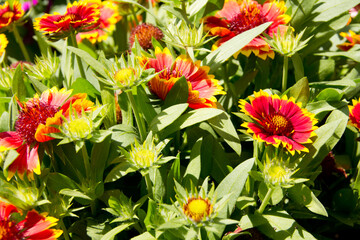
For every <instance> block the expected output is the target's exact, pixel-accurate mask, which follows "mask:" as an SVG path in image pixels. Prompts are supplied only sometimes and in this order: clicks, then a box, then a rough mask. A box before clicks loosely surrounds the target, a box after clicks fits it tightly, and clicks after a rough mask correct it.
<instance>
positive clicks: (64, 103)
mask: <svg viewBox="0 0 360 240" xmlns="http://www.w3.org/2000/svg"><path fill="white" fill-rule="evenodd" d="M70 94H71V91H66V90H65V89H61V90H58V89H57V88H56V87H54V88H52V89H48V90H46V91H44V92H43V93H42V94H41V96H40V97H39V96H38V95H37V94H36V95H35V96H34V98H31V99H29V100H28V101H27V102H26V103H21V102H19V101H18V104H19V106H20V112H19V115H18V119H17V120H16V122H15V131H14V132H1V133H0V151H6V150H10V149H15V150H16V151H17V153H18V156H17V157H16V159H15V160H14V161H13V162H12V163H11V164H10V166H9V167H8V169H7V171H8V179H10V178H11V177H12V176H13V175H14V174H15V172H16V171H17V173H18V175H19V176H20V177H23V175H24V173H25V172H26V173H27V175H28V177H29V178H30V179H31V178H33V172H35V173H36V174H40V162H39V155H38V148H39V143H40V142H46V141H50V140H52V139H53V138H52V137H50V136H48V134H49V133H56V132H59V131H60V130H59V129H58V128H56V127H54V126H53V125H59V126H60V125H61V124H62V115H64V116H68V115H69V107H70V106H72V109H74V111H77V112H80V113H81V111H89V110H90V109H91V107H92V105H93V103H92V102H90V101H88V100H86V99H85V98H86V94H75V95H74V96H72V97H70V98H69V96H70Z"/></svg>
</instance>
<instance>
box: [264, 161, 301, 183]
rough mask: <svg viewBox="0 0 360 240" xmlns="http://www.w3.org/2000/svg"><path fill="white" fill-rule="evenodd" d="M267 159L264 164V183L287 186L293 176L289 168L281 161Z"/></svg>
mask: <svg viewBox="0 0 360 240" xmlns="http://www.w3.org/2000/svg"><path fill="white" fill-rule="evenodd" d="M266 157H267V159H266V161H265V164H264V172H263V174H264V179H265V182H266V183H268V184H271V185H273V186H276V185H287V184H289V183H291V180H292V179H291V176H292V175H293V174H294V172H295V171H293V170H292V169H291V168H289V167H288V166H287V165H288V164H286V161H283V160H282V159H271V160H270V159H268V156H266Z"/></svg>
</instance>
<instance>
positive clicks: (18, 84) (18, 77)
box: [11, 64, 26, 101]
mask: <svg viewBox="0 0 360 240" xmlns="http://www.w3.org/2000/svg"><path fill="white" fill-rule="evenodd" d="M11 89H12V93H13V95H15V96H16V97H17V98H18V99H19V100H20V101H24V100H25V97H26V87H25V83H24V79H23V71H22V69H21V64H19V65H18V66H17V67H16V69H15V73H14V77H13V79H12V85H11Z"/></svg>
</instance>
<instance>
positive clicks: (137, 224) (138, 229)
mask: <svg viewBox="0 0 360 240" xmlns="http://www.w3.org/2000/svg"><path fill="white" fill-rule="evenodd" d="M134 228H135V229H136V230H137V231H138V232H139V233H140V234H141V233H143V232H144V231H143V229H142V228H141V227H140V225H139V223H138V222H137V223H135V224H134Z"/></svg>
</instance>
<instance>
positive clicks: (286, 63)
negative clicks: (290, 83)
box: [281, 56, 289, 92]
mask: <svg viewBox="0 0 360 240" xmlns="http://www.w3.org/2000/svg"><path fill="white" fill-rule="evenodd" d="M288 68H289V58H288V56H284V65H283V78H282V89H281V91H282V92H285V90H286V85H287V77H288Z"/></svg>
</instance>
